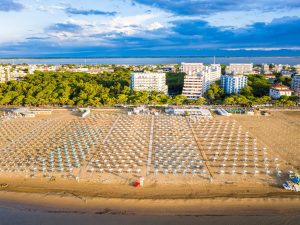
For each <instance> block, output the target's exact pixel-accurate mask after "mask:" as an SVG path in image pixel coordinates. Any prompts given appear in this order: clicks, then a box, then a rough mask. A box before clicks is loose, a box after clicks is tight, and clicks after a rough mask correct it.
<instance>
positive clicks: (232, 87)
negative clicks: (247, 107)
mask: <svg viewBox="0 0 300 225" xmlns="http://www.w3.org/2000/svg"><path fill="white" fill-rule="evenodd" d="M247 83H248V78H247V77H246V76H243V75H223V76H222V77H221V87H222V88H224V91H225V93H226V94H233V93H234V94H237V93H239V92H240V90H241V89H242V88H244V87H246V86H247Z"/></svg>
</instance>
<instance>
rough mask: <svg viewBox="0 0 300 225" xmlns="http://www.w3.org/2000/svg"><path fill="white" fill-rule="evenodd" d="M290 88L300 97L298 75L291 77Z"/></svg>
mask: <svg viewBox="0 0 300 225" xmlns="http://www.w3.org/2000/svg"><path fill="white" fill-rule="evenodd" d="M291 88H292V89H293V91H294V93H295V95H296V96H298V97H300V74H296V75H295V76H294V77H293V79H292V83H291Z"/></svg>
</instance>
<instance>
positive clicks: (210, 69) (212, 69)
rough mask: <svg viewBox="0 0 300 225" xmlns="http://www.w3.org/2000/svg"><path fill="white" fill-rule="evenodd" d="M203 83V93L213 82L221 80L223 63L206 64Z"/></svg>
mask: <svg viewBox="0 0 300 225" xmlns="http://www.w3.org/2000/svg"><path fill="white" fill-rule="evenodd" d="M202 75H203V85H202V94H205V92H206V91H207V90H208V89H209V88H210V86H211V84H213V83H214V82H216V81H217V80H220V78H221V75H222V73H221V65H220V64H212V65H210V66H206V67H205V68H204V69H203V71H202Z"/></svg>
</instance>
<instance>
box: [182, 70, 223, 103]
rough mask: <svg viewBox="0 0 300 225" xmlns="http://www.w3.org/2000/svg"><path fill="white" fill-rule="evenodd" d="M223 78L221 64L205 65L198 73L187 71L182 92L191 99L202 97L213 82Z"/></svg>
mask: <svg viewBox="0 0 300 225" xmlns="http://www.w3.org/2000/svg"><path fill="white" fill-rule="evenodd" d="M220 78H221V65H220V64H212V65H210V66H204V67H203V68H202V70H201V71H199V72H198V73H194V72H193V73H187V75H185V77H184V86H183V91H182V94H183V95H184V96H186V97H187V99H190V100H196V99H198V98H199V97H202V96H203V95H204V93H205V92H206V91H207V90H208V89H209V88H210V86H211V84H212V83H214V82H216V81H217V80H219V79H220Z"/></svg>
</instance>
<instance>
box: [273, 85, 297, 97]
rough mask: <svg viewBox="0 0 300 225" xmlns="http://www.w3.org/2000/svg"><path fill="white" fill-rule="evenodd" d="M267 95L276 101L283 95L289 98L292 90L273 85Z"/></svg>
mask: <svg viewBox="0 0 300 225" xmlns="http://www.w3.org/2000/svg"><path fill="white" fill-rule="evenodd" d="M269 95H270V97H271V98H274V99H278V98H280V97H281V96H283V95H286V96H291V95H292V90H290V89H289V87H288V86H285V85H282V84H273V85H272V86H271V88H270V93H269Z"/></svg>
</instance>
